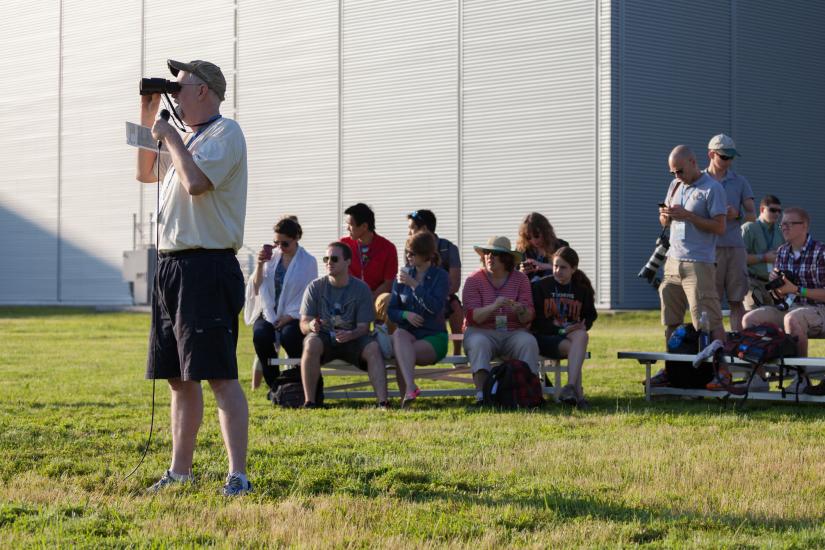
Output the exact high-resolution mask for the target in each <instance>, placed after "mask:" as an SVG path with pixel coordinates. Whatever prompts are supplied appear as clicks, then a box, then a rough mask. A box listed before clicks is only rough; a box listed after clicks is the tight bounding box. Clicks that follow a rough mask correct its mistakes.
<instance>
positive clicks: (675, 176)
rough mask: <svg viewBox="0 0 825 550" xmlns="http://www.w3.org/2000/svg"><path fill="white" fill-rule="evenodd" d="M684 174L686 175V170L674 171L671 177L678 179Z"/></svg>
mask: <svg viewBox="0 0 825 550" xmlns="http://www.w3.org/2000/svg"><path fill="white" fill-rule="evenodd" d="M684 173H685V171H684V170H673V171H672V172H671V173H670V175H671V176H673V177H674V178H677V177H679V176H681V175H682V174H684Z"/></svg>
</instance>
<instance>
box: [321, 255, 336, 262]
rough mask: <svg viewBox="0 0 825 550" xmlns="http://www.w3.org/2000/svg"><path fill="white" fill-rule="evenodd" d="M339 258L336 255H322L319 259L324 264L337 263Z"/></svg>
mask: <svg viewBox="0 0 825 550" xmlns="http://www.w3.org/2000/svg"><path fill="white" fill-rule="evenodd" d="M340 259H341V258H339V257H338V256H324V257H323V258H321V261H322V262H324V263H325V264H337V263H338V260H340Z"/></svg>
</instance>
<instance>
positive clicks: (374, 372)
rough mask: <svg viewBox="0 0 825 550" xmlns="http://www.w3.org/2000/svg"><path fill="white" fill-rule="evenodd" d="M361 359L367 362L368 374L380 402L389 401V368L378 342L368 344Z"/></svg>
mask: <svg viewBox="0 0 825 550" xmlns="http://www.w3.org/2000/svg"><path fill="white" fill-rule="evenodd" d="M361 357H362V358H363V359H364V360H365V361H366V362H367V374H368V375H369V378H370V382H371V383H372V388H373V389H374V390H375V395H376V397H377V398H378V402H379V403H383V402H385V401H386V400H387V368H386V366H385V365H384V356H383V355H381V348H379V347H378V342H370V343H369V344H367V347H365V348H364V351H362V352H361Z"/></svg>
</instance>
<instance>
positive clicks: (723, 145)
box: [708, 134, 741, 157]
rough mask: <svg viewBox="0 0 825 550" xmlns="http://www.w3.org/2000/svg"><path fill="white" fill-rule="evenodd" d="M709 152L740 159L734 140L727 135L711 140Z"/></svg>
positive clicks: (720, 135) (716, 136) (719, 135)
mask: <svg viewBox="0 0 825 550" xmlns="http://www.w3.org/2000/svg"><path fill="white" fill-rule="evenodd" d="M708 150H710V151H721V152H722V153H724V154H725V156H726V157H739V156H741V155H740V154H739V151H737V150H736V143H734V141H733V138H731V137H730V136H726V135H725V134H717V135H715V136H713V137H712V138H710V142H708Z"/></svg>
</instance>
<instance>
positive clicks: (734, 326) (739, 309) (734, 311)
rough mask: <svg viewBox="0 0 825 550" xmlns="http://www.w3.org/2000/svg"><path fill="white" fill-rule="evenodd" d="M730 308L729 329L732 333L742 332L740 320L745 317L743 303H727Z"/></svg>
mask: <svg viewBox="0 0 825 550" xmlns="http://www.w3.org/2000/svg"><path fill="white" fill-rule="evenodd" d="M728 305H729V306H730V329H731V330H732V331H734V332H739V331H741V330H742V318H743V317H745V303H744V302H730V301H729V302H728Z"/></svg>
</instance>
